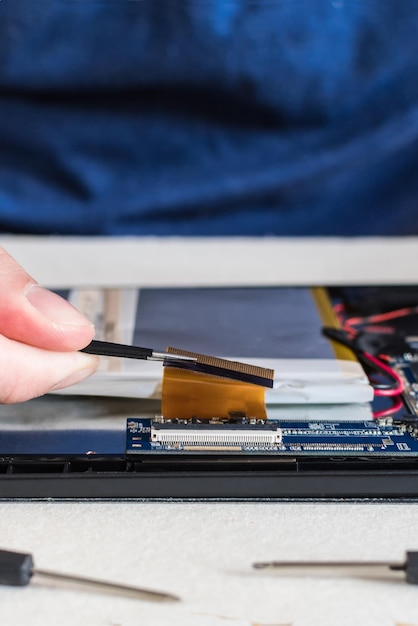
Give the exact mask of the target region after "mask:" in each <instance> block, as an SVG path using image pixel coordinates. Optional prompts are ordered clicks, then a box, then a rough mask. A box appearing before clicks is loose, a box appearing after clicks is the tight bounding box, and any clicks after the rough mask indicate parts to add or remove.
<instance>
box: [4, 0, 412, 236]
mask: <svg viewBox="0 0 418 626" xmlns="http://www.w3.org/2000/svg"><path fill="white" fill-rule="evenodd" d="M0 26H1V33H2V35H1V37H0V231H2V232H18V233H29V232H31V233H63V234H89V235H94V234H98V235H113V234H115V235H121V234H138V235H147V234H156V235H174V234H180V235H266V234H277V235H303V236H304V235H377V234H381V235H404V234H417V233H418V36H417V33H418V0H142V1H132V0H53V1H52V0H37V1H36V2H35V1H34V0H2V2H0Z"/></svg>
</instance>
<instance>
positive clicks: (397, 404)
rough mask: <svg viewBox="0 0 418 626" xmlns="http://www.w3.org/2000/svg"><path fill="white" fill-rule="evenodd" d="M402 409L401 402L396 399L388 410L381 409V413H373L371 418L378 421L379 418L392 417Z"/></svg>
mask: <svg viewBox="0 0 418 626" xmlns="http://www.w3.org/2000/svg"><path fill="white" fill-rule="evenodd" d="M402 408H403V402H402V400H401V399H397V400H396V401H395V402H394V403H393V404H392V406H391V407H389V408H388V409H382V410H381V411H374V413H373V417H374V419H379V418H380V417H387V416H388V415H392V414H393V413H396V411H399V410H400V409H402Z"/></svg>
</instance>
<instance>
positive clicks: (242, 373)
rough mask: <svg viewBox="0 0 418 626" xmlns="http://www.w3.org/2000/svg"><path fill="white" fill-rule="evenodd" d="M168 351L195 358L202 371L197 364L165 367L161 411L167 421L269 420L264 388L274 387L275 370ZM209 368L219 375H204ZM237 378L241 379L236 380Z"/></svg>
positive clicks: (169, 349) (183, 352)
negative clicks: (195, 419) (194, 368)
mask: <svg viewBox="0 0 418 626" xmlns="http://www.w3.org/2000/svg"><path fill="white" fill-rule="evenodd" d="M167 352H169V353H174V354H182V355H184V356H192V357H195V358H196V359H197V366H195V367H197V368H198V369H199V371H194V370H193V369H192V368H193V367H194V366H193V365H187V368H184V367H182V366H180V365H178V366H177V365H176V366H173V365H171V364H167V365H166V366H165V367H164V375H163V388H162V410H161V412H162V415H163V417H164V418H165V419H186V420H187V419H192V418H197V419H203V420H210V419H213V418H222V419H229V418H231V417H234V416H242V417H247V418H256V419H266V418H267V413H266V405H265V398H264V386H268V387H270V386H272V384H273V377H274V372H273V370H270V369H266V368H261V367H257V366H253V365H247V364H245V363H240V362H237V361H228V360H227V359H218V358H216V357H209V356H206V355H201V354H197V353H192V352H186V351H183V350H178V349H176V348H167ZM205 369H207V371H209V372H213V371H217V372H218V374H217V375H213V374H212V373H204V370H205ZM237 375H238V377H239V378H241V380H236V378H237ZM242 378H244V379H246V380H256V381H258V382H257V383H256V384H255V383H253V382H244V381H243V380H242ZM263 380H264V382H260V381H263Z"/></svg>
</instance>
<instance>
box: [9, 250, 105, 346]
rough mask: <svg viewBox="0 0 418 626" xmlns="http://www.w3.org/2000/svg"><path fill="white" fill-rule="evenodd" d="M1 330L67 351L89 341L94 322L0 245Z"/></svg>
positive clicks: (22, 339) (12, 336) (11, 336)
mask: <svg viewBox="0 0 418 626" xmlns="http://www.w3.org/2000/svg"><path fill="white" fill-rule="evenodd" d="M0 334H1V335H3V336H4V337H7V338H8V339H13V340H15V341H18V342H21V343H25V344H28V345H32V346H36V347H38V348H43V349H47V350H56V351H60V352H66V351H75V350H79V349H80V348H83V347H84V346H86V345H87V344H88V343H90V341H91V340H92V339H93V336H94V326H93V324H91V322H90V321H89V320H88V319H87V318H86V317H84V315H82V314H81V313H80V312H79V311H77V309H75V308H74V307H73V306H72V305H71V304H69V303H68V302H67V301H66V300H65V299H64V298H61V297H60V296H58V295H57V294H55V293H53V292H51V291H48V290H47V289H44V288H42V287H40V286H39V285H38V284H37V283H36V281H35V280H34V279H33V278H32V277H31V276H30V275H29V274H27V273H26V272H25V270H24V269H23V268H22V267H21V266H20V265H19V264H18V263H17V262H16V261H15V260H14V259H13V258H12V257H11V256H10V255H9V254H8V253H7V252H6V251H5V250H4V249H3V248H1V247H0Z"/></svg>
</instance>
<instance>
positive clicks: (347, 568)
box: [253, 552, 418, 585]
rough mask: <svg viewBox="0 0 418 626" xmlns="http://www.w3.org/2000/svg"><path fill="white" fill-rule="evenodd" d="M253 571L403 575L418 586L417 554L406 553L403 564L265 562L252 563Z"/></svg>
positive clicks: (375, 562) (382, 562)
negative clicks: (273, 570) (397, 573)
mask: <svg viewBox="0 0 418 626" xmlns="http://www.w3.org/2000/svg"><path fill="white" fill-rule="evenodd" d="M253 567H254V568H255V569H275V570H281V571H282V573H284V574H286V573H287V574H301V575H303V574H311V573H321V572H322V573H323V572H324V571H328V572H330V573H338V571H340V572H342V573H347V575H348V576H356V575H357V576H362V575H363V576H364V575H369V576H376V574H380V575H382V574H383V575H386V576H387V575H388V574H389V575H396V574H395V573H396V572H401V573H403V574H405V580H406V582H407V583H409V584H410V585H418V552H407V553H406V559H405V561H404V562H403V563H391V562H388V561H294V562H292V561H267V562H259V563H253Z"/></svg>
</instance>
